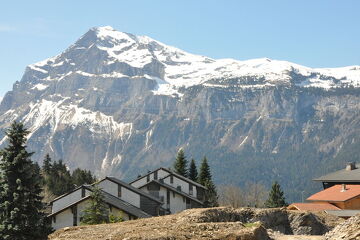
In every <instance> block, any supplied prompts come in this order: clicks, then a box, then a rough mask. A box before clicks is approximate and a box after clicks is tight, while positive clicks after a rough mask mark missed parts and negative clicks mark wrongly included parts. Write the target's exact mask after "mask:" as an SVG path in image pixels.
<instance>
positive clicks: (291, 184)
mask: <svg viewBox="0 0 360 240" xmlns="http://www.w3.org/2000/svg"><path fill="white" fill-rule="evenodd" d="M359 87H360V66H350V67H344V68H332V69H330V68H328V69H326V68H323V69H311V68H308V67H304V66H300V65H297V64H294V63H290V62H286V61H277V60H271V59H266V58H264V59H254V60H247V61H237V60H233V59H220V60H214V59H211V58H208V57H204V56H198V55H193V54H190V53H186V52H184V51H182V50H180V49H177V48H174V47H170V46H167V45H165V44H163V43H161V42H158V41H156V40H153V39H151V38H149V37H145V36H135V35H132V34H128V33H122V32H118V31H116V30H114V29H112V28H111V27H99V28H92V29H90V30H89V31H88V32H87V33H86V34H84V35H83V36H82V37H81V38H80V39H79V40H78V41H77V42H76V43H74V44H73V45H71V46H70V47H69V48H68V49H66V50H65V51H64V52H62V53H60V54H59V55H57V56H55V57H52V58H49V59H46V60H44V61H42V62H39V63H35V64H31V65H29V66H28V67H27V68H26V70H25V73H24V75H23V77H22V79H21V80H20V81H18V82H16V83H15V84H14V86H13V90H12V91H9V92H8V93H7V94H6V95H5V96H4V98H3V99H2V101H1V105H0V130H1V131H0V146H1V147H4V146H5V145H6V138H5V129H6V128H8V127H9V126H10V124H11V122H12V121H22V122H24V123H25V125H26V126H27V127H28V129H29V131H30V132H31V133H30V135H29V138H28V147H29V150H31V151H34V152H35V153H34V155H33V157H32V159H33V160H35V161H36V162H39V163H41V162H42V159H43V158H44V156H45V154H47V153H49V154H50V156H51V157H52V158H53V159H63V160H64V162H65V163H66V164H67V166H68V167H69V168H70V169H75V168H77V167H80V168H83V169H88V170H91V171H93V172H94V173H95V174H96V175H98V176H104V175H114V176H117V177H118V178H122V179H124V180H131V179H134V178H136V176H137V175H138V174H143V173H145V172H147V170H152V169H154V168H157V167H159V166H164V167H170V166H171V165H172V163H173V161H174V158H175V154H176V152H177V150H178V149H179V148H183V149H184V150H185V153H186V154H187V156H188V158H189V159H190V158H195V159H196V160H197V162H198V163H199V162H200V159H201V158H202V157H203V156H204V155H206V156H207V158H208V160H209V163H210V166H211V169H212V171H213V178H214V180H215V183H216V184H218V185H221V184H233V185H238V186H243V185H245V184H246V183H247V182H258V183H262V184H264V185H265V186H267V187H270V185H271V183H272V182H273V181H275V180H277V181H278V182H280V184H281V186H282V187H283V189H284V192H285V194H286V196H287V199H288V201H300V200H301V197H302V194H305V196H307V195H310V194H311V193H313V192H314V191H316V190H317V189H320V187H321V186H320V185H317V184H315V183H313V182H312V180H311V179H312V178H315V177H318V176H320V175H322V174H325V173H327V172H330V171H333V170H336V169H341V168H343V167H345V163H346V162H349V161H358V159H357V156H360V137H359V136H360V134H359V131H360V116H359V113H360V88H359Z"/></svg>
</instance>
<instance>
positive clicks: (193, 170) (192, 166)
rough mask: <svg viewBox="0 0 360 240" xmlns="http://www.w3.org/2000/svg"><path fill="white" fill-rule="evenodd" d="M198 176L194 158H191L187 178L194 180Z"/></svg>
mask: <svg viewBox="0 0 360 240" xmlns="http://www.w3.org/2000/svg"><path fill="white" fill-rule="evenodd" d="M197 178H198V171H197V168H196V164H195V160H194V159H191V162H190V167H189V179H190V180H192V181H194V182H196V181H197Z"/></svg>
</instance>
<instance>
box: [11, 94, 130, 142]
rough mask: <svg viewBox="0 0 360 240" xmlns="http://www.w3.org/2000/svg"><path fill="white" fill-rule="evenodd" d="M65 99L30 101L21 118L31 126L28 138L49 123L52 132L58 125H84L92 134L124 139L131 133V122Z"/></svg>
mask: <svg viewBox="0 0 360 240" xmlns="http://www.w3.org/2000/svg"><path fill="white" fill-rule="evenodd" d="M67 99H69V98H64V99H63V100H61V101H58V102H54V101H49V100H45V99H42V100H41V101H40V102H37V103H31V104H30V110H29V113H28V114H26V115H25V117H24V119H22V121H23V122H24V123H25V124H26V125H27V126H31V127H30V128H29V131H30V132H31V134H30V135H29V136H28V138H31V136H32V135H33V134H34V133H35V132H36V131H37V130H38V129H40V128H41V127H43V126H46V125H47V124H50V127H51V130H52V132H55V131H56V129H57V128H58V127H59V126H71V127H73V128H75V127H78V126H82V125H84V126H86V127H87V129H88V130H89V131H91V132H92V133H94V134H103V133H106V134H108V135H109V136H115V137H120V138H121V139H122V140H124V141H125V140H126V139H127V138H128V137H129V136H130V135H131V131H132V123H123V122H120V123H119V122H116V121H115V120H114V119H113V117H112V116H107V115H105V114H103V113H100V112H93V111H91V110H88V109H85V108H82V107H78V106H77V105H74V104H67V103H65V101H66V100H67ZM5 114H7V113H5ZM9 114H11V113H9Z"/></svg>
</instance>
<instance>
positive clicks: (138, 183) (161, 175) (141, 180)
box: [131, 169, 169, 188]
mask: <svg viewBox="0 0 360 240" xmlns="http://www.w3.org/2000/svg"><path fill="white" fill-rule="evenodd" d="M157 174H158V177H157V179H158V180H159V179H161V178H164V177H166V176H168V175H169V173H168V172H167V171H164V170H162V169H159V170H158V171H157ZM154 179H155V178H154V173H151V174H149V178H148V177H147V176H143V177H141V178H139V179H137V180H136V181H135V182H133V183H131V185H132V186H134V187H136V188H139V187H142V186H144V185H145V184H146V183H147V182H150V181H152V180H154ZM148 180H149V181H148Z"/></svg>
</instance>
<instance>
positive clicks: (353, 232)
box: [325, 215, 360, 240]
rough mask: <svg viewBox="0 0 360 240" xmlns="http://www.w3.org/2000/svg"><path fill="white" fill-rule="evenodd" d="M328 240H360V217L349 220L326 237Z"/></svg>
mask: <svg viewBox="0 0 360 240" xmlns="http://www.w3.org/2000/svg"><path fill="white" fill-rule="evenodd" d="M325 238H326V239H328V240H338V239H346V240H360V215H357V216H354V217H351V218H349V219H348V220H346V221H344V222H343V223H340V224H339V225H337V226H336V227H335V228H334V229H333V230H332V231H330V232H328V233H327V234H326V235H325Z"/></svg>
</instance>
